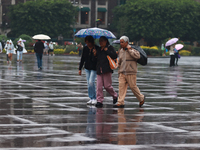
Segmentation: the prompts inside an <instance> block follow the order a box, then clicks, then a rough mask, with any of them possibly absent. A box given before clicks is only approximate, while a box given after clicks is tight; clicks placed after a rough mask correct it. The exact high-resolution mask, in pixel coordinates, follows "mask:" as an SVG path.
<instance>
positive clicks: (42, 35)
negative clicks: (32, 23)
mask: <svg viewBox="0 0 200 150" xmlns="http://www.w3.org/2000/svg"><path fill="white" fill-rule="evenodd" d="M32 38H33V39H35V40H50V39H51V38H50V37H49V36H48V35H44V34H37V35H34V36H33V37H32Z"/></svg>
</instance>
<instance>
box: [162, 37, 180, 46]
mask: <svg viewBox="0 0 200 150" xmlns="http://www.w3.org/2000/svg"><path fill="white" fill-rule="evenodd" d="M177 41H178V38H172V39H170V40H169V41H167V42H166V44H165V47H167V46H170V45H173V44H174V43H176V42H177Z"/></svg>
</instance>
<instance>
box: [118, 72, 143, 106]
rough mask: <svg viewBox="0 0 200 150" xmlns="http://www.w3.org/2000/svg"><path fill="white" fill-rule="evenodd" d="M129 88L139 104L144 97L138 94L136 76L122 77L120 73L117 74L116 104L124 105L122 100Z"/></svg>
mask: <svg viewBox="0 0 200 150" xmlns="http://www.w3.org/2000/svg"><path fill="white" fill-rule="evenodd" d="M128 85H129V87H130V88H131V90H132V92H133V94H134V95H135V96H136V98H137V99H138V100H139V102H141V101H143V100H144V95H142V94H141V93H140V90H139V88H138V87H137V85H136V75H134V74H131V75H124V74H122V73H120V74H119V97H118V103H119V104H121V105H124V99H125V96H126V91H127V88H128Z"/></svg>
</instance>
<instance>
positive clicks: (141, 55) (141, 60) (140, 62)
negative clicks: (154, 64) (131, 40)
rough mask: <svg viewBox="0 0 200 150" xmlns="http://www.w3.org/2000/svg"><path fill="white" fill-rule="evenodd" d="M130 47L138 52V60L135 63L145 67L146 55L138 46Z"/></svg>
mask: <svg viewBox="0 0 200 150" xmlns="http://www.w3.org/2000/svg"><path fill="white" fill-rule="evenodd" d="M131 47H132V48H133V49H135V50H137V51H138V52H140V59H138V60H137V63H139V64H140V65H143V66H145V65H147V54H146V53H145V51H144V50H143V49H142V48H141V47H140V46H136V45H131Z"/></svg>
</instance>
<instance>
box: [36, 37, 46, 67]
mask: <svg viewBox="0 0 200 150" xmlns="http://www.w3.org/2000/svg"><path fill="white" fill-rule="evenodd" d="M43 49H44V43H43V42H42V41H41V40H38V41H37V42H36V43H35V46H34V51H35V54H36V57H37V63H38V70H42V56H43Z"/></svg>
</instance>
